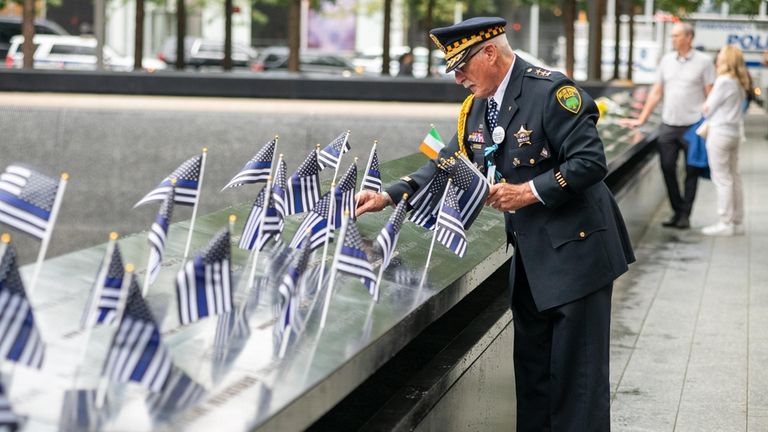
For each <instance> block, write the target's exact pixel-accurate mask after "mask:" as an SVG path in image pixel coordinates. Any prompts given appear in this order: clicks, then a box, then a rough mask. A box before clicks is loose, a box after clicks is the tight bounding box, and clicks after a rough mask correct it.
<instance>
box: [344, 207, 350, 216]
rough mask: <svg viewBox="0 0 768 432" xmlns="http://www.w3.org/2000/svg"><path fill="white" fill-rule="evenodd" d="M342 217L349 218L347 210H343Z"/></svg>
mask: <svg viewBox="0 0 768 432" xmlns="http://www.w3.org/2000/svg"><path fill="white" fill-rule="evenodd" d="M344 217H349V209H346V210H344Z"/></svg>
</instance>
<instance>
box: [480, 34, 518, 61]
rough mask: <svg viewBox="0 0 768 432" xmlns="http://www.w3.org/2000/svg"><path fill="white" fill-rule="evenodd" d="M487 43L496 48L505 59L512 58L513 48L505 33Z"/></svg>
mask: <svg viewBox="0 0 768 432" xmlns="http://www.w3.org/2000/svg"><path fill="white" fill-rule="evenodd" d="M485 43H487V44H491V45H493V46H495V47H496V49H497V50H498V51H499V53H500V54H501V55H502V56H503V57H511V56H512V47H511V46H509V41H508V40H507V36H506V35H505V34H504V33H502V34H500V35H498V36H494V37H492V38H491V39H488V40H487V41H486V42H485Z"/></svg>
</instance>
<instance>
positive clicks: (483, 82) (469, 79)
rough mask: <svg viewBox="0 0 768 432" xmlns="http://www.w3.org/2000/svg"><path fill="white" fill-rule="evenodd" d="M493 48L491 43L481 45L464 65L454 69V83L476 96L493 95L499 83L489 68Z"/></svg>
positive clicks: (493, 54)
mask: <svg viewBox="0 0 768 432" xmlns="http://www.w3.org/2000/svg"><path fill="white" fill-rule="evenodd" d="M495 48H496V47H494V46H493V45H491V44H487V45H485V46H483V48H482V49H481V50H480V52H478V53H476V54H475V55H473V56H472V58H470V59H469V60H468V61H467V62H466V63H465V64H464V66H462V67H461V68H456V69H455V70H454V78H455V80H456V84H459V85H462V86H464V88H467V89H469V91H471V92H472V93H473V94H474V95H475V97H477V98H487V97H491V96H493V93H494V92H495V91H496V88H497V87H498V85H499V83H498V82H496V81H497V79H496V77H495V76H494V74H493V73H492V69H491V66H492V64H493V58H494V57H495V54H496V52H495Z"/></svg>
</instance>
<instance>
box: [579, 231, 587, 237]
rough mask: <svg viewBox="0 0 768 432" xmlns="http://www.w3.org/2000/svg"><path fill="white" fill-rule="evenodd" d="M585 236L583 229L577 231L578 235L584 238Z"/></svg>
mask: <svg viewBox="0 0 768 432" xmlns="http://www.w3.org/2000/svg"><path fill="white" fill-rule="evenodd" d="M586 236H587V233H585V232H584V231H580V232H579V237H581V238H584V237H586Z"/></svg>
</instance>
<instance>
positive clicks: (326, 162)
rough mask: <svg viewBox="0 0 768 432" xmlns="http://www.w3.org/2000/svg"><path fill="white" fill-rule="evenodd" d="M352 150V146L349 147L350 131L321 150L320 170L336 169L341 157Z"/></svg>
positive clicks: (319, 156) (319, 157) (319, 158)
mask: <svg viewBox="0 0 768 432" xmlns="http://www.w3.org/2000/svg"><path fill="white" fill-rule="evenodd" d="M351 148H352V146H350V145H349V131H347V132H344V133H342V134H341V135H339V136H337V137H336V139H335V140H333V141H331V143H330V144H328V145H327V146H325V148H324V149H322V150H320V154H319V155H318V162H319V163H320V169H326V168H328V167H331V168H336V166H337V165H338V164H339V159H340V158H341V155H342V154H344V153H346V152H348V151H349V149H351Z"/></svg>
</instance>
